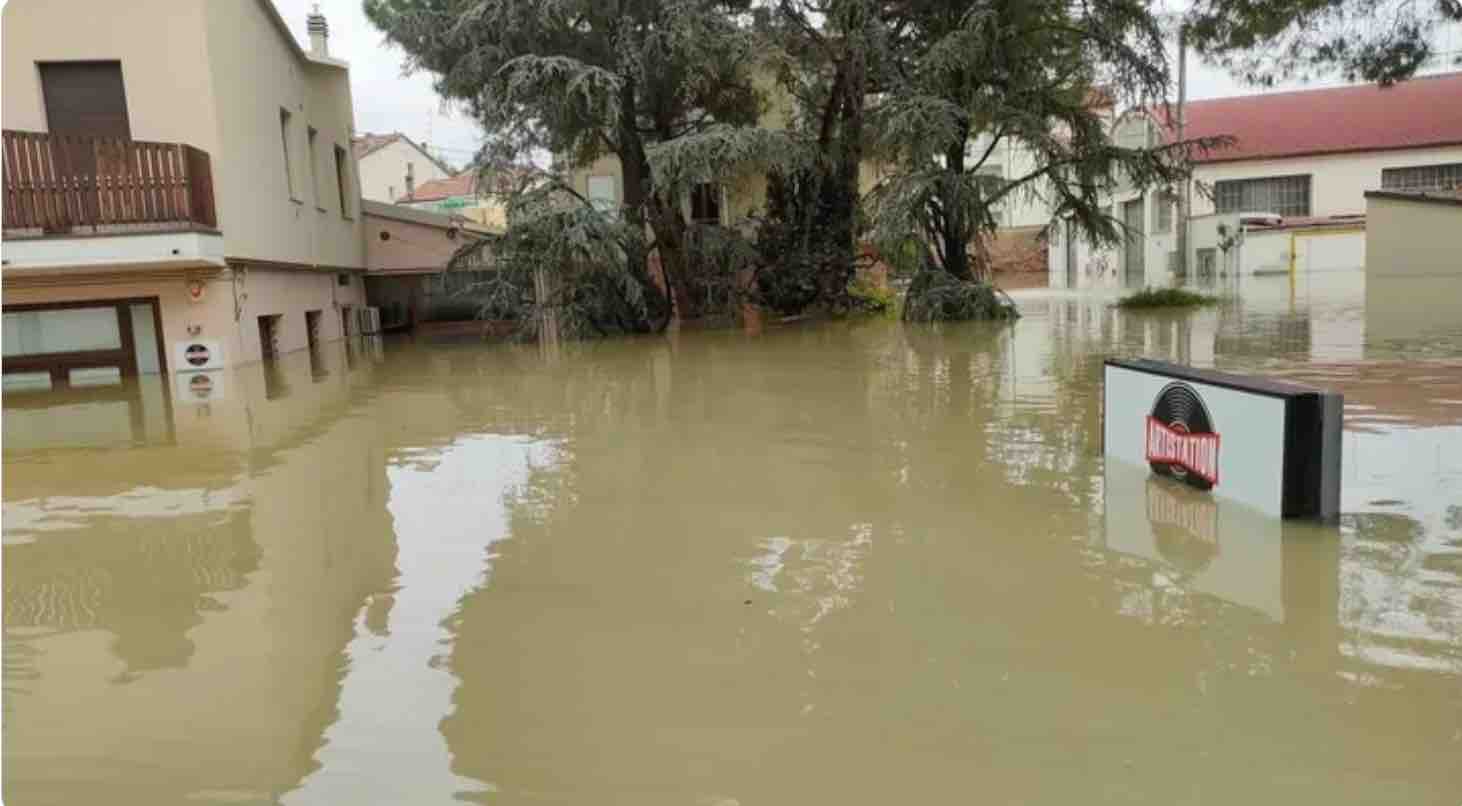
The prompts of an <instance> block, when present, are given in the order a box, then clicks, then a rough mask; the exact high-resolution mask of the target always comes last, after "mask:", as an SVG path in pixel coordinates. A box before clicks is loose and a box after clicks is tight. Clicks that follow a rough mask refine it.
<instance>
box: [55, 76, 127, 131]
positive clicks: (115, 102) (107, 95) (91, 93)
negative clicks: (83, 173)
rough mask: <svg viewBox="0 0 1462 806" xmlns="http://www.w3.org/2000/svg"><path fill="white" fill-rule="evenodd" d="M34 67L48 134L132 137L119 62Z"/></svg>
mask: <svg viewBox="0 0 1462 806" xmlns="http://www.w3.org/2000/svg"><path fill="white" fill-rule="evenodd" d="M38 67H39V68H40V72H41V94H42V96H43V97H44V98H45V101H46V126H47V128H48V129H49V130H50V132H51V134H70V135H77V136H81V137H119V138H122V139H124V140H130V139H131V138H132V127H131V125H130V123H129V122H128V119H127V93H126V91H125V90H124V88H123V86H122V63H121V62H43V63H41V64H39V65H38Z"/></svg>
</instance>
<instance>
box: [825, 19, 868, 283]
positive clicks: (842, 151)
mask: <svg viewBox="0 0 1462 806" xmlns="http://www.w3.org/2000/svg"><path fill="white" fill-rule="evenodd" d="M851 50H852V52H851V53H849V54H848V56H849V59H848V65H847V75H846V77H845V80H844V81H843V85H842V95H843V99H842V109H841V110H840V115H839V117H840V120H839V126H838V129H839V131H838V141H839V142H838V146H839V147H838V158H839V159H838V165H837V174H836V182H837V187H836V188H835V189H834V193H835V194H836V196H835V198H834V199H833V201H834V205H835V206H834V207H833V215H832V221H831V222H830V223H831V225H832V226H833V228H834V232H833V233H832V237H833V238H834V239H835V240H834V242H833V246H834V249H833V255H835V258H834V261H835V262H834V265H832V266H830V267H829V269H830V271H828V272H826V273H825V275H824V276H825V282H826V285H825V287H824V288H823V297H824V299H827V300H829V301H833V302H835V303H840V302H842V300H843V298H844V297H846V296H847V293H848V283H849V282H850V281H852V279H853V273H854V263H855V260H856V258H857V232H855V213H856V211H857V207H858V190H859V188H858V169H859V167H860V166H861V165H862V164H863V109H864V106H865V95H866V94H867V83H868V66H867V64H866V61H865V54H864V52H863V48H861V47H854V48H852V49H851Z"/></svg>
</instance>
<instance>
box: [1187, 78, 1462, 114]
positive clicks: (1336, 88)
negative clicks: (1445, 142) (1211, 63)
mask: <svg viewBox="0 0 1462 806" xmlns="http://www.w3.org/2000/svg"><path fill="white" fill-rule="evenodd" d="M1444 78H1454V79H1456V78H1462V71H1459V70H1454V71H1452V72H1448V73H1430V74H1428V75H1424V76H1414V77H1412V78H1409V79H1406V80H1405V81H1398V82H1396V83H1395V84H1392V85H1390V86H1385V87H1383V86H1381V85H1380V84H1374V83H1371V82H1366V83H1364V84H1356V83H1351V84H1334V85H1331V86H1326V87H1295V88H1293V89H1287V90H1276V91H1274V92H1255V93H1250V94H1248V95H1224V96H1221V97H1218V98H1195V99H1192V100H1190V101H1188V105H1189V106H1193V105H1195V104H1206V103H1216V102H1220V101H1252V100H1254V99H1256V98H1279V97H1281V96H1285V95H1309V94H1312V93H1322V92H1342V91H1359V90H1367V89H1373V90H1377V91H1385V90H1391V89H1395V88H1397V87H1403V86H1406V85H1407V84H1415V83H1417V82H1419V81H1431V80H1435V79H1444Z"/></svg>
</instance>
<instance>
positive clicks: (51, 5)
mask: <svg viewBox="0 0 1462 806" xmlns="http://www.w3.org/2000/svg"><path fill="white" fill-rule="evenodd" d="M309 29H310V34H311V45H310V47H309V49H308V50H306V49H305V48H303V47H301V46H300V44H299V43H297V42H296V41H295V39H294V38H293V36H292V35H291V34H290V32H289V29H288V27H287V25H286V24H285V22H284V21H283V20H282V19H281V18H280V16H279V14H278V12H277V10H276V9H275V8H274V6H273V5H272V3H270V2H269V1H268V0H238V1H237V2H191V3H178V2H173V1H171V0H137V2H129V3H125V4H95V3H89V2H83V0H64V1H63V0H13V1H12V2H10V3H8V4H7V5H6V6H5V9H4V25H3V37H4V54H3V60H4V62H3V67H4V94H3V104H4V108H3V112H4V121H5V132H4V150H5V154H4V157H5V163H4V168H5V193H6V199H5V202H6V204H5V221H4V237H5V255H4V268H3V272H0V278H3V286H4V320H5V363H4V370H5V375H4V378H5V386H6V388H7V389H9V388H36V387H46V388H65V387H71V386H83V385H98V384H106V385H111V384H117V383H120V379H121V378H122V377H126V376H131V375H168V374H170V373H173V372H177V371H179V370H181V369H186V368H191V367H197V368H200V369H208V368H213V367H222V366H230V365H235V364H242V363H248V362H253V361H258V360H260V359H270V358H273V357H276V356H279V355H282V354H284V353H288V352H291V351H294V350H299V349H303V348H305V347H309V346H317V345H319V344H321V343H323V342H327V341H331V340H335V339H339V338H341V337H342V336H344V335H346V334H347V333H348V332H350V331H351V330H352V329H353V325H352V320H353V317H354V315H355V311H356V310H358V309H359V307H360V306H362V305H363V304H364V300H365V294H364V289H363V283H362V272H363V270H364V267H365V249H364V238H363V230H362V225H361V214H360V209H359V208H360V191H359V185H358V178H357V173H356V169H355V160H354V157H353V154H352V151H351V128H352V120H353V110H352V102H351V95H350V82H349V72H348V67H347V65H346V64H345V63H344V62H342V61H340V60H338V59H334V58H332V57H331V56H330V55H329V50H328V30H327V27H326V22H325V19H324V18H323V17H321V16H318V15H312V16H311V18H310V20H309ZM62 32H64V35H62ZM159 42H166V43H167V46H166V47H160V46H159Z"/></svg>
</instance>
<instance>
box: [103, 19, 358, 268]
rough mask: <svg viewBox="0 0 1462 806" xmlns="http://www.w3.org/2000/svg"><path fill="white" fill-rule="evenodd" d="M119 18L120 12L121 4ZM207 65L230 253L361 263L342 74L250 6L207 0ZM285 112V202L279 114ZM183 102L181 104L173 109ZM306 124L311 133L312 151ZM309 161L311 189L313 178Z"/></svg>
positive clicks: (222, 221) (218, 184) (347, 87)
mask: <svg viewBox="0 0 1462 806" xmlns="http://www.w3.org/2000/svg"><path fill="white" fill-rule="evenodd" d="M118 8H119V15H120V14H121V13H122V12H121V11H120V9H122V8H124V7H123V6H118ZM205 8H206V9H207V12H206V23H207V24H206V36H207V41H208V56H209V64H208V67H209V70H210V72H211V74H212V78H213V88H214V92H215V94H216V95H217V96H218V98H219V99H220V102H219V105H218V115H217V125H218V132H219V139H220V142H221V148H220V149H219V153H218V154H216V155H215V156H214V159H213V163H214V169H213V170H214V184H215V189H216V190H215V193H216V196H217V203H218V213H219V225H220V227H221V228H222V229H223V232H224V241H225V253H226V254H227V255H228V256H229V257H244V258H255V259H261V260H271V261H279V262H289V263H305V264H322V265H327V266H350V267H363V266H364V265H365V248H364V243H363V242H362V236H361V225H360V210H359V207H360V201H359V199H360V191H359V184H358V177H357V176H356V170H355V165H354V158H353V156H352V152H351V150H350V138H351V129H352V121H353V118H354V112H353V110H352V107H351V98H350V77H349V73H348V72H347V71H345V70H343V69H340V68H338V67H333V66H328V65H320V64H316V63H314V62H311V61H308V60H305V59H301V58H300V57H299V55H298V54H297V53H296V52H295V51H294V49H293V48H292V47H290V45H289V43H288V42H287V41H286V40H285V38H284V36H283V34H282V32H281V31H279V29H278V28H276V27H275V25H274V22H273V21H272V20H271V19H270V18H269V17H268V15H267V13H266V12H265V10H264V9H263V8H261V7H260V6H259V5H258V4H257V3H254V2H247V0H231V1H230V2H209V3H206V4H205ZM281 108H284V109H287V110H288V111H289V112H290V113H291V126H290V143H289V146H290V148H289V151H290V168H291V173H292V174H293V176H294V188H295V191H294V198H293V199H291V196H290V191H289V181H288V179H287V178H286V172H285V159H284V151H283V147H282V145H281V137H280V126H279V112H280V109H281ZM184 111H186V107H183V106H178V107H177V108H176V109H175V111H174V113H175V114H178V113H182V112H184ZM307 127H314V128H315V129H316V130H317V131H318V135H317V137H316V145H315V149H314V153H313V154H310V153H309V151H308V147H307ZM335 146H339V147H340V148H343V149H344V150H345V155H346V165H347V167H348V173H349V174H350V175H349V177H347V184H348V187H347V189H346V197H347V204H346V207H347V209H346V211H345V214H346V215H348V216H350V217H349V218H347V217H344V216H343V215H342V211H341V209H340V199H339V194H338V193H337V192H336V181H335V157H334V151H333V149H334V147H335ZM311 160H313V161H314V164H315V167H316V172H317V173H316V175H317V176H318V179H319V181H318V187H312V185H313V184H315V183H314V182H313V181H312V177H311V171H310V163H311Z"/></svg>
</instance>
